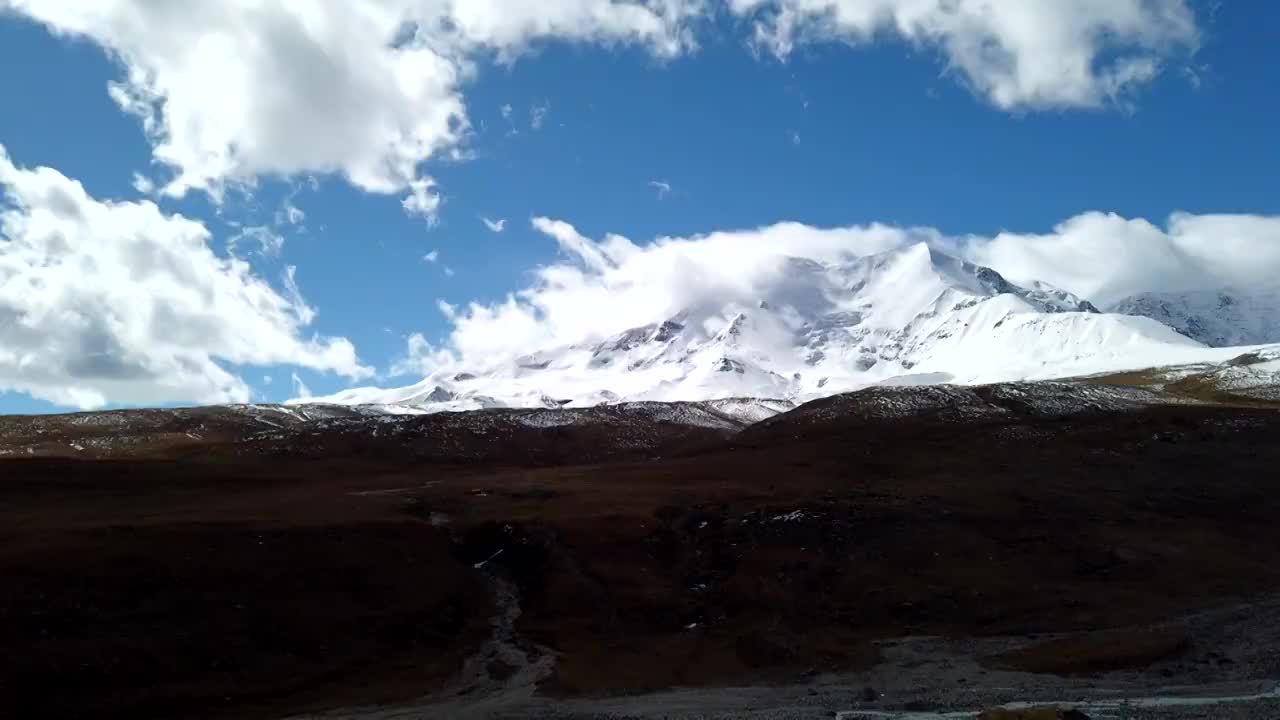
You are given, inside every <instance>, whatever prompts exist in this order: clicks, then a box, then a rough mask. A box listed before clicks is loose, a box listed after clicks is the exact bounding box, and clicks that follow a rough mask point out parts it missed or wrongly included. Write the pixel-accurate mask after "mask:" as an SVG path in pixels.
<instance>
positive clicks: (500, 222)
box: [480, 216, 507, 233]
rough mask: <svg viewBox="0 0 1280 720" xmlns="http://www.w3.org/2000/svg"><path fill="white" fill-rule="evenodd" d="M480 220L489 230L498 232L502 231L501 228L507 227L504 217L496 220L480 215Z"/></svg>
mask: <svg viewBox="0 0 1280 720" xmlns="http://www.w3.org/2000/svg"><path fill="white" fill-rule="evenodd" d="M480 222H483V223H484V226H485V227H487V228H489V230H490V232H496V233H500V232H502V231H503V230H506V229H507V220H506V218H499V219H497V220H490V219H489V218H487V217H484V216H481V217H480Z"/></svg>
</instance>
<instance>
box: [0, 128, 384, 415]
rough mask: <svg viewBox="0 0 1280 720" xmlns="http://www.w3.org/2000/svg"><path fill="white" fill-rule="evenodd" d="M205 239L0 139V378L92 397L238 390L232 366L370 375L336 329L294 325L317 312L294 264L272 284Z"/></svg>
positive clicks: (206, 396) (97, 402)
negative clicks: (99, 192) (37, 162)
mask: <svg viewBox="0 0 1280 720" xmlns="http://www.w3.org/2000/svg"><path fill="white" fill-rule="evenodd" d="M209 241H210V234H209V231H208V230H207V229H206V228H205V226H204V225H203V224H201V223H198V222H195V221H192V220H188V219H186V218H183V217H182V216H178V215H166V214H164V213H162V212H161V211H160V209H159V208H157V207H156V205H155V204H154V203H152V202H150V201H145V200H144V201H139V202H112V201H102V200H98V199H96V198H94V197H91V196H90V195H89V194H88V193H86V192H85V189H84V188H83V187H82V186H81V185H80V183H78V182H76V181H74V180H72V179H69V178H67V177H65V176H64V175H62V174H61V173H59V172H57V171H56V170H52V169H49V168H37V169H25V168H20V167H17V166H15V165H14V164H13V162H12V161H11V160H10V159H9V157H8V154H7V153H6V152H5V150H4V148H3V147H0V388H3V389H6V390H14V391H18V392H24V393H29V394H30V395H32V396H34V397H37V398H41V399H44V400H48V401H51V402H54V403H58V404H62V405H70V406H74V407H80V408H95V407H101V406H103V405H106V404H109V403H122V404H157V403H166V402H179V401H194V402H243V401H248V400H249V399H250V397H251V389H250V387H249V385H248V384H247V383H246V382H245V381H244V380H243V379H242V378H240V377H238V376H237V375H234V374H232V372H230V371H229V370H228V369H227V366H235V365H258V366H263V365H277V364H284V365H294V366H299V367H306V368H310V369H313V370H318V371H326V372H334V373H339V374H341V375H344V376H346V377H348V378H351V379H359V378H363V377H367V376H369V375H371V371H370V370H369V369H368V368H366V367H364V366H363V365H361V364H360V362H359V360H358V359H357V357H356V352H355V348H354V347H353V346H352V345H351V343H350V342H349V341H347V340H346V339H342V338H325V337H310V338H308V337H305V336H304V331H305V329H306V327H307V326H308V325H309V324H310V323H311V322H312V320H313V319H314V316H315V311H314V309H312V308H311V307H310V306H308V305H307V304H306V302H305V301H304V300H303V298H302V296H301V294H300V292H299V290H298V287H297V282H296V278H295V276H294V273H293V271H292V269H290V271H289V272H288V273H286V276H285V278H284V286H285V287H284V290H283V292H281V291H278V290H276V289H275V288H273V287H272V285H271V284H270V283H268V282H267V281H265V280H263V279H262V278H260V277H257V276H255V275H254V274H253V272H252V271H251V269H250V267H249V265H248V264H247V263H245V262H243V261H241V260H239V259H237V258H236V257H234V256H232V257H228V258H223V257H219V256H218V255H216V254H215V253H214V252H213V250H212V249H210V246H209Z"/></svg>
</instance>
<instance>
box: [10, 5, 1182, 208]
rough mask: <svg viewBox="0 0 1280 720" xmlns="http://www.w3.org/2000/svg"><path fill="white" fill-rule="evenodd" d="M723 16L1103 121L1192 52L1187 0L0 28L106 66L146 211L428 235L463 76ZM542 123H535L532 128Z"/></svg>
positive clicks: (781, 40) (549, 10)
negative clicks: (323, 190) (152, 175)
mask: <svg viewBox="0 0 1280 720" xmlns="http://www.w3.org/2000/svg"><path fill="white" fill-rule="evenodd" d="M720 8H727V9H728V11H729V12H730V13H731V14H735V15H737V16H739V17H741V18H745V19H747V20H748V22H749V23H750V27H752V28H754V32H755V35H756V39H757V41H758V42H760V43H762V44H764V45H765V46H767V47H769V48H770V49H772V51H773V52H774V53H776V54H777V55H778V56H780V57H785V56H786V55H787V54H788V53H790V52H791V50H792V48H793V47H794V46H795V45H796V44H798V43H804V42H813V41H820V40H837V41H848V42H871V41H873V40H876V39H878V38H880V37H881V36H883V35H885V34H894V35H897V36H900V37H902V38H905V39H907V40H908V41H911V42H914V43H918V44H920V45H924V46H928V47H931V48H937V49H939V50H940V51H941V53H942V54H943V55H944V57H945V58H946V62H947V66H948V68H950V69H952V70H954V71H955V72H956V73H957V74H958V75H959V76H960V78H962V79H963V80H964V81H965V82H966V83H968V84H969V85H971V86H972V87H973V88H974V89H975V91H977V92H978V93H979V94H981V95H983V96H985V97H987V98H989V99H990V100H991V102H993V103H994V104H995V105H997V106H999V107H1001V108H1006V109H1038V108H1061V107H1081V106H1084V107H1089V106H1097V105H1100V104H1103V103H1105V102H1107V101H1108V100H1111V99H1114V98H1117V97H1120V96H1123V95H1124V94H1125V93H1127V92H1128V91H1129V90H1132V89H1134V88H1136V87H1138V86H1140V85H1142V84H1143V83H1146V82H1148V81H1149V80H1151V78H1152V77H1153V76H1154V75H1155V74H1156V73H1157V72H1158V71H1159V70H1160V67H1161V65H1162V64H1165V63H1167V62H1169V61H1170V59H1171V58H1176V57H1178V56H1179V54H1182V53H1186V52H1189V51H1194V49H1195V48H1196V46H1197V43H1198V35H1199V33H1198V28H1197V24H1196V18H1195V16H1194V14H1193V12H1192V11H1191V9H1190V8H1189V6H1188V2H1187V0H1053V1H1052V2H1030V1H1025V0H541V1H540V2H511V1H509V0H466V1H463V0H358V1H357V0H352V1H351V2H316V1H314V0H299V1H297V2H263V1H262V0H222V1H220V2H206V3H199V4H198V6H193V7H191V8H188V7H186V6H185V5H183V6H181V7H179V5H175V4H173V3H164V2H155V1H154V0H0V12H8V13H17V14H19V15H22V16H25V17H29V18H32V19H34V20H35V21H37V22H40V23H42V24H43V25H45V26H46V27H48V28H49V29H50V30H52V31H53V32H55V33H59V34H62V35H66V36H72V37H80V38H86V39H88V40H91V41H93V42H94V43H96V44H98V45H100V46H102V47H103V48H105V49H107V50H108V51H109V52H110V53H111V55H112V57H113V58H115V59H116V60H118V62H119V63H120V65H121V67H122V77H121V78H120V79H119V80H118V81H117V82H114V83H112V84H111V85H110V87H109V93H110V95H111V97H112V98H113V99H114V100H115V101H116V103H117V104H118V105H119V106H120V107H121V109H122V110H124V111H125V112H128V113H130V114H133V115H135V116H137V117H138V119H139V121H140V123H141V125H142V127H143V129H144V131H145V132H146V134H147V136H148V138H149V139H150V141H151V142H152V144H153V148H154V151H153V154H154V160H155V161H156V163H157V164H158V165H159V166H161V167H163V168H167V169H168V171H169V173H170V177H169V178H168V179H167V180H166V182H164V183H163V186H162V187H160V188H159V189H160V190H162V191H163V192H165V193H167V194H169V195H182V194H184V193H186V192H188V191H190V190H193V189H194V190H204V191H208V192H210V193H212V194H214V196H215V197H217V196H220V195H221V193H222V192H223V191H224V190H225V189H226V187H227V186H228V185H241V186H252V185H253V184H254V183H255V182H256V181H257V179H258V178H260V177H264V176H265V177H293V176H299V175H310V174H338V175H341V176H343V177H345V178H346V179H347V181H348V182H350V183H351V184H352V185H354V186H356V187H358V188H360V189H362V190H365V191H368V192H373V193H384V194H390V193H396V194H401V193H408V194H409V197H408V198H407V200H406V203H405V205H406V208H407V209H409V210H410V211H411V212H414V213H417V214H422V215H425V216H428V217H429V216H430V214H431V213H433V212H435V211H436V210H437V209H438V196H437V195H435V194H434V193H427V192H426V188H428V187H430V186H431V185H432V184H433V181H431V179H430V178H429V177H427V176H426V175H425V174H424V163H426V162H427V161H429V160H431V159H433V158H435V157H437V156H438V155H439V154H441V153H445V154H446V155H447V156H450V157H454V156H462V155H465V153H464V152H463V151H462V149H461V147H460V146H461V145H462V144H463V143H465V141H466V138H467V137H468V134H469V128H470V123H469V119H468V115H467V111H466V107H465V104H464V100H463V96H462V92H461V87H462V86H463V84H464V83H465V82H466V81H467V80H468V79H470V77H471V76H472V75H473V74H474V72H475V69H476V64H475V63H474V62H473V60H474V58H476V57H477V56H484V55H488V54H490V53H492V54H496V56H497V57H498V58H499V59H502V60H510V59H514V58H516V57H518V56H519V55H520V54H521V53H524V52H526V51H527V50H528V49H529V47H530V46H531V45H534V44H536V43H538V42H540V41H546V40H565V41H576V42H588V43H599V44H617V43H629V44H633V45H638V46H641V47H643V48H646V49H647V50H648V51H650V52H651V53H653V54H654V55H656V56H659V57H674V56H677V55H679V54H681V53H684V52H687V51H690V50H692V49H694V48H696V46H697V37H696V32H697V31H698V30H699V29H701V28H702V27H703V26H704V25H705V24H706V23H705V22H703V20H704V19H705V18H706V17H708V16H709V15H710V14H711V13H713V12H715V11H716V10H717V9H720ZM546 110H547V107H546V106H545V105H543V106H537V107H535V108H533V110H532V112H531V119H530V121H531V124H532V125H534V126H535V127H537V126H540V125H541V124H542V122H543V121H544V120H545V116H546ZM502 112H503V115H504V117H507V118H508V120H509V118H510V110H509V106H507V105H504V106H503V107H502ZM142 186H145V183H144V184H143V185H142Z"/></svg>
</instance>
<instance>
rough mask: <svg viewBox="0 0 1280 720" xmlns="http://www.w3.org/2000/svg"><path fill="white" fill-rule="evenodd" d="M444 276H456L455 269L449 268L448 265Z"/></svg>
mask: <svg viewBox="0 0 1280 720" xmlns="http://www.w3.org/2000/svg"><path fill="white" fill-rule="evenodd" d="M444 276H445V277H453V276H454V271H453V268H451V267H449V266H447V265H446V266H445V268H444Z"/></svg>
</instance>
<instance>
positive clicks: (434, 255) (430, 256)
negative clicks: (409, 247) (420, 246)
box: [422, 250, 440, 263]
mask: <svg viewBox="0 0 1280 720" xmlns="http://www.w3.org/2000/svg"><path fill="white" fill-rule="evenodd" d="M422 259H423V260H424V261H426V262H429V263H434V262H436V261H437V260H439V259H440V251H439V250H432V251H431V252H429V253H427V254H426V255H423V256H422Z"/></svg>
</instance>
